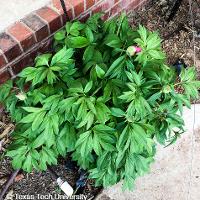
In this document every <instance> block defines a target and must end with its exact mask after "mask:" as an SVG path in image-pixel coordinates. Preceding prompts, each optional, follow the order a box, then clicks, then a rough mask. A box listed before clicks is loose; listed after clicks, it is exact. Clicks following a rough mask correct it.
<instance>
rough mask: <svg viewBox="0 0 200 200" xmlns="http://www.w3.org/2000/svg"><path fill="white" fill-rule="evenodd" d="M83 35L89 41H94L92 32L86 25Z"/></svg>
mask: <svg viewBox="0 0 200 200" xmlns="http://www.w3.org/2000/svg"><path fill="white" fill-rule="evenodd" d="M85 35H86V37H87V39H88V40H89V42H90V43H92V42H93V41H94V35H93V32H92V30H91V29H90V28H89V27H88V26H87V27H86V28H85Z"/></svg>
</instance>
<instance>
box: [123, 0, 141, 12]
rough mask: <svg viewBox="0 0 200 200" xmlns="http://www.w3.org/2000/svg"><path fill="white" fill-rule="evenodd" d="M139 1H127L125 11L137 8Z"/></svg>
mask: <svg viewBox="0 0 200 200" xmlns="http://www.w3.org/2000/svg"><path fill="white" fill-rule="evenodd" d="M141 2H142V1H140V0H133V1H132V2H131V3H129V4H128V5H127V6H126V8H125V9H126V11H127V12H130V11H131V10H133V9H134V10H136V8H138V6H139V5H141Z"/></svg>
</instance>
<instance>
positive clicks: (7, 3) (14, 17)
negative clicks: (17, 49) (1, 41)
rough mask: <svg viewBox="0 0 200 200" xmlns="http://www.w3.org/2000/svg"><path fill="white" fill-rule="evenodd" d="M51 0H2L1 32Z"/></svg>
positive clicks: (0, 11) (0, 2)
mask: <svg viewBox="0 0 200 200" xmlns="http://www.w3.org/2000/svg"><path fill="white" fill-rule="evenodd" d="M49 2H50V0H0V32H1V31H3V30H4V29H5V28H7V27H8V26H10V25H11V24H13V23H14V22H16V21H18V20H19V19H22V18H23V17H24V16H25V15H27V14H29V13H30V12H32V11H34V10H37V9H39V8H41V7H42V6H44V5H46V4H48V3H49Z"/></svg>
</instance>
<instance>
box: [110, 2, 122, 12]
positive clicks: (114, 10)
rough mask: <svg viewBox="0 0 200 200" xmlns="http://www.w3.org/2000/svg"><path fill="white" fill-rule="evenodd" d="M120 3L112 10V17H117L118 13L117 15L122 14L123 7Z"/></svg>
mask: <svg viewBox="0 0 200 200" xmlns="http://www.w3.org/2000/svg"><path fill="white" fill-rule="evenodd" d="M120 3H121V2H119V3H117V4H115V6H114V7H112V8H111V15H115V14H116V13H117V14H120V13H121V11H122V5H121V4H120Z"/></svg>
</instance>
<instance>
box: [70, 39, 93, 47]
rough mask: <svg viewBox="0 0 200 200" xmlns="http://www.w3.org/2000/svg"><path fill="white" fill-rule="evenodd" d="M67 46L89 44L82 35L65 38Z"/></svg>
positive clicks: (84, 45)
mask: <svg viewBox="0 0 200 200" xmlns="http://www.w3.org/2000/svg"><path fill="white" fill-rule="evenodd" d="M67 41H68V42H69V44H68V45H69V46H70V47H72V48H83V47H86V46H88V45H89V43H90V42H89V40H88V39H87V38H85V37H83V36H78V37H70V38H68V40H67Z"/></svg>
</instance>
